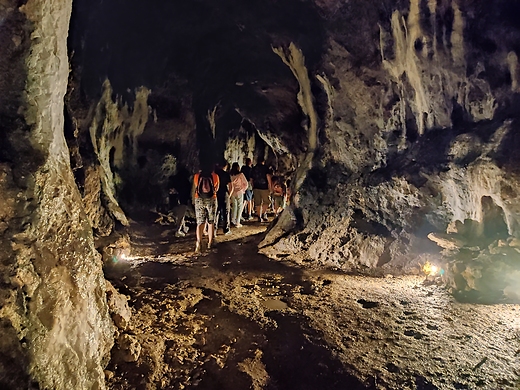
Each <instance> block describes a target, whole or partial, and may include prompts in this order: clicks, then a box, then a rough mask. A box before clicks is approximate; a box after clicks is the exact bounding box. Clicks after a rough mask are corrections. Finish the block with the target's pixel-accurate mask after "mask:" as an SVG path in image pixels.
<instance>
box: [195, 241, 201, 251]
mask: <svg viewBox="0 0 520 390" xmlns="http://www.w3.org/2000/svg"><path fill="white" fill-rule="evenodd" d="M195 253H200V242H198V241H197V243H196V244H195Z"/></svg>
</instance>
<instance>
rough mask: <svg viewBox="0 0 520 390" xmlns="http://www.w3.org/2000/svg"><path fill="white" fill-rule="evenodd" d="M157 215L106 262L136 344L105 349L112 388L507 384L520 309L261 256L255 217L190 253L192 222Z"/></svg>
mask: <svg viewBox="0 0 520 390" xmlns="http://www.w3.org/2000/svg"><path fill="white" fill-rule="evenodd" d="M156 216H157V214H155V213H140V214H139V215H134V216H133V218H132V221H133V222H132V223H131V224H130V226H129V227H128V228H127V230H126V231H125V232H126V234H128V236H127V238H125V239H124V242H125V243H124V244H123V243H122V242H121V241H119V244H118V245H119V248H121V251H120V252H118V253H119V254H120V255H119V257H120V258H119V259H118V260H117V261H114V262H113V263H111V265H110V266H106V268H105V275H106V277H107V278H108V279H109V280H110V281H111V282H112V283H113V284H114V286H115V287H116V288H117V289H118V290H119V291H120V292H122V293H124V294H125V295H127V297H128V298H129V306H130V308H131V310H132V312H133V316H132V319H131V323H130V325H129V327H128V329H127V333H128V334H130V335H132V336H131V337H132V340H133V344H129V345H127V346H126V347H123V346H122V345H120V346H119V347H116V348H115V350H114V351H113V354H112V360H111V362H110V363H109V365H108V367H107V368H106V373H108V374H107V378H108V380H107V385H108V387H109V388H113V389H134V388H140V386H145V385H146V386H152V387H156V388H164V389H166V388H168V389H169V388H172V389H177V388H194V389H195V388H197V389H249V388H254V389H296V388H297V389H309V390H311V389H322V388H326V389H375V388H381V386H383V387H384V388H395V389H397V388H414V389H442V388H468V389H470V388H494V387H495V386H504V388H507V387H511V388H512V387H514V386H515V383H516V382H515V379H514V366H515V365H516V363H514V360H513V359H515V356H517V355H518V350H517V347H518V345H517V341H516V342H512V341H513V340H517V337H518V334H517V329H518V325H519V317H518V313H517V310H518V308H517V307H516V308H515V307H511V306H508V305H494V306H482V305H475V304H470V303H459V302H457V301H456V300H454V299H453V297H451V296H450V295H449V294H448V293H447V291H446V290H445V289H444V288H442V286H441V285H439V284H438V283H436V282H435V279H432V278H430V277H428V276H400V277H387V278H368V277H365V276H360V275H357V276H356V275H352V274H350V275H349V274H346V273H344V272H341V271H338V270H336V271H334V270H319V269H311V268H308V267H304V268H302V267H301V266H298V265H296V264H294V263H292V262H290V261H285V260H284V256H281V257H280V258H279V259H278V260H273V259H269V258H267V257H265V256H263V255H261V254H258V253H257V249H256V248H257V246H258V244H259V242H260V240H261V239H262V236H263V235H265V231H266V229H267V226H266V224H261V223H259V222H256V221H244V222H243V225H244V226H243V227H242V228H240V229H237V228H235V229H233V230H232V232H233V233H232V234H231V235H223V234H221V229H220V231H219V234H218V235H217V238H216V242H217V245H216V246H215V247H214V248H212V249H211V250H208V251H203V252H202V253H200V254H199V253H195V252H194V241H195V235H194V233H193V229H191V228H190V231H189V232H188V234H186V236H184V237H175V229H174V228H173V227H172V226H171V225H168V224H159V223H157V222H154V219H155V217H156ZM269 219H270V220H271V219H272V215H271V216H270V218H269ZM189 226H190V227H193V226H192V224H191V223H189ZM123 248H124V249H123ZM130 248H131V249H130ZM122 253H125V256H123V257H121V254H122ZM136 345H139V348H136ZM132 346H133V347H132ZM137 351H138V352H137ZM490 351H493V352H492V353H490ZM508 357H509V358H508ZM508 372H509V373H511V375H510V374H508Z"/></svg>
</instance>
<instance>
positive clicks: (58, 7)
mask: <svg viewBox="0 0 520 390" xmlns="http://www.w3.org/2000/svg"><path fill="white" fill-rule="evenodd" d="M19 3H20V2H14V1H2V2H0V15H1V21H2V23H1V24H0V37H1V40H2V45H0V47H1V50H2V55H1V57H0V64H1V66H0V68H1V69H2V72H1V73H0V80H1V81H0V90H1V93H0V95H1V96H2V98H6V97H7V98H8V103H7V102H6V104H3V103H4V102H2V104H1V107H2V108H1V111H0V127H1V145H2V146H1V151H0V166H1V170H0V171H1V184H0V193H1V196H0V198H1V199H2V200H1V203H2V205H1V206H2V207H1V209H2V211H1V216H0V218H1V223H0V226H1V233H0V234H1V241H0V242H1V248H2V250H1V251H0V258H1V262H0V264H1V265H0V268H1V272H0V273H1V274H2V275H3V278H2V281H1V284H0V290H1V298H0V299H1V304H0V307H1V309H0V318H1V320H0V321H1V326H2V348H1V358H0V386H1V387H3V388H9V389H27V388H33V387H34V388H48V389H73V388H74V389H102V388H104V387H105V385H104V373H103V364H104V362H106V358H107V356H108V353H109V351H110V348H111V346H112V343H113V339H112V337H113V331H114V330H113V324H112V321H111V319H110V316H109V313H108V307H107V303H106V296H105V281H104V278H103V274H102V270H101V261H100V256H99V255H98V254H97V253H96V251H95V249H94V245H93V239H92V229H91V227H90V225H89V223H88V221H87V218H86V215H85V212H84V209H83V206H82V203H81V197H80V195H79V192H78V189H77V187H76V185H75V183H74V178H73V175H72V172H71V168H70V163H69V154H68V149H67V146H66V143H65V139H64V136H63V126H64V124H63V122H64V117H63V108H64V107H63V97H64V94H65V91H66V87H67V74H68V61H67V49H66V37H67V31H68V23H69V17H70V13H71V5H72V2H71V1H53V0H47V1H40V0H34V1H27V2H24V4H23V5H22V6H20V7H19V5H20V4H19ZM3 70H7V71H6V72H5V73H4V72H3Z"/></svg>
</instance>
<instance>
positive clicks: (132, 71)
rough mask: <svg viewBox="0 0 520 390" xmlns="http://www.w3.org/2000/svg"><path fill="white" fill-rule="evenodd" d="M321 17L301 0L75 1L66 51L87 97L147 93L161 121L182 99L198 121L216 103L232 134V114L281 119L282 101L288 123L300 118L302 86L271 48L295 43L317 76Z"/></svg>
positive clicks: (322, 36) (234, 117)
mask: <svg viewBox="0 0 520 390" xmlns="http://www.w3.org/2000/svg"><path fill="white" fill-rule="evenodd" d="M318 11H319V9H318V8H317V7H316V5H315V4H314V3H312V2H308V1H307V2H303V1H298V0H290V1H283V2H280V1H267V2H266V1H260V0H254V1H248V2H243V1H237V0H224V1H216V2H215V1H189V2H186V1H175V0H172V1H142V0H131V1H118V0H110V1H99V0H97V1H90V0H89V1H86V0H78V1H75V2H74V9H73V16H72V21H71V31H70V37H69V47H70V50H71V52H73V64H75V65H76V66H79V68H80V69H81V70H80V72H81V90H82V93H83V94H84V95H85V96H87V97H95V96H96V95H99V94H100V91H101V85H102V83H103V81H104V80H105V79H106V78H108V79H109V80H110V82H111V84H112V87H113V89H114V92H115V93H116V94H118V95H119V96H122V97H123V99H126V100H129V101H131V100H132V94H133V92H134V90H135V89H136V88H137V87H139V86H142V85H144V86H146V87H148V88H150V89H151V90H152V91H153V92H155V94H154V95H153V96H151V98H150V100H151V102H155V103H156V104H155V105H156V107H154V108H156V109H157V110H158V114H161V116H162V117H165V116H166V117H168V116H175V115H176V109H175V107H176V105H179V101H182V100H186V99H189V100H190V101H191V104H192V105H193V108H194V110H195V113H196V114H199V115H205V113H206V112H207V110H209V109H211V108H212V107H214V106H215V105H217V104H219V106H220V107H221V110H222V113H221V114H222V115H221V117H222V118H224V120H225V121H227V122H228V125H230V126H233V125H236V122H237V121H238V123H240V119H241V117H240V116H239V115H237V114H236V112H235V111H240V112H241V113H244V114H245V113H248V114H249V115H251V116H253V117H255V118H260V117H262V118H265V117H268V116H269V115H272V116H273V118H274V117H277V113H276V112H275V111H276V110H279V105H278V104H277V103H279V101H280V100H289V103H288V104H285V105H284V109H286V110H287V112H286V113H285V117H286V118H291V117H294V116H298V105H297V104H296V93H297V92H298V85H297V82H296V80H295V79H294V77H293V75H292V73H291V71H290V70H289V68H288V67H287V66H286V65H285V64H284V63H283V62H282V61H281V60H280V58H279V57H278V56H277V55H276V54H275V53H274V52H273V50H272V46H287V45H288V44H289V43H290V42H295V43H296V44H297V45H298V47H300V48H302V50H303V52H304V53H305V56H306V61H307V66H308V67H309V69H317V68H318V67H319V66H320V61H321V57H322V54H323V51H324V50H325V39H326V29H325V20H324V19H323V18H322V16H321V14H320V12H318ZM287 95H289V96H291V97H292V102H291V99H286V98H287ZM233 113H235V114H234V115H233ZM278 117H279V115H278ZM297 120H299V118H297Z"/></svg>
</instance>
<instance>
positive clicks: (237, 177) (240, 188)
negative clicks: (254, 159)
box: [229, 162, 248, 228]
mask: <svg viewBox="0 0 520 390" xmlns="http://www.w3.org/2000/svg"><path fill="white" fill-rule="evenodd" d="M229 173H230V175H231V184H232V189H231V194H230V196H229V198H230V201H231V224H232V225H235V226H236V227H237V228H239V227H242V224H241V223H240V220H241V218H242V209H243V206H244V191H245V190H247V186H248V183H247V180H246V177H245V176H244V174H243V173H241V172H240V168H239V165H238V163H237V162H234V163H233V165H232V166H231V171H230V172H229Z"/></svg>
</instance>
